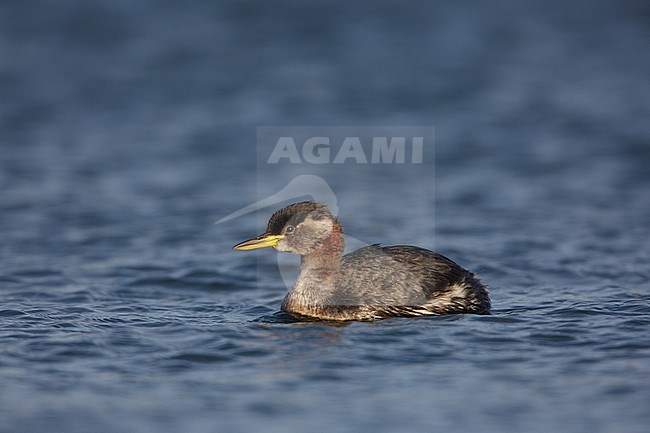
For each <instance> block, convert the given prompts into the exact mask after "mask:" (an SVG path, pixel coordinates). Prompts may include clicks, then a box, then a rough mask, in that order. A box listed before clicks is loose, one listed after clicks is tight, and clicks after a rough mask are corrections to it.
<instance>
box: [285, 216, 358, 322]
mask: <svg viewBox="0 0 650 433" xmlns="http://www.w3.org/2000/svg"><path fill="white" fill-rule="evenodd" d="M344 249H345V241H344V239H343V231H342V230H341V226H340V225H339V224H338V223H337V222H335V223H334V227H333V229H332V233H330V235H329V236H328V237H327V238H326V239H325V240H324V241H323V242H322V243H321V244H320V245H319V246H318V248H316V249H315V250H314V251H312V252H311V253H310V254H307V255H304V256H301V262H300V274H299V275H298V280H297V281H296V283H295V284H294V286H293V287H292V288H291V290H290V291H289V293H288V294H287V296H286V298H285V300H284V302H283V309H284V310H285V311H289V312H297V313H300V311H303V310H305V311H306V310H311V309H313V308H315V307H317V306H322V305H325V304H327V299H328V297H329V295H330V294H331V293H332V292H333V291H334V290H335V284H336V280H337V278H338V276H339V273H340V268H341V257H342V256H343V251H344Z"/></svg>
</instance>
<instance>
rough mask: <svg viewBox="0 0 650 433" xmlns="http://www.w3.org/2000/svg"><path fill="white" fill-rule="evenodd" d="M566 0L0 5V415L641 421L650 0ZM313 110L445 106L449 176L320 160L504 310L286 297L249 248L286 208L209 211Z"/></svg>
mask: <svg viewBox="0 0 650 433" xmlns="http://www.w3.org/2000/svg"><path fill="white" fill-rule="evenodd" d="M566 3H567V2H559V1H558V2H555V1H550V2H549V1H544V2H526V3H522V2H514V1H506V0H503V1H496V2H491V3H490V5H489V6H488V5H487V4H486V3H485V2H470V3H468V2H446V3H439V4H438V3H433V2H407V3H405V4H402V3H401V2H387V1H386V2H384V1H379V2H378V1H373V2H362V3H359V2H309V3H306V2H300V1H295V2H291V1H284V2H273V3H269V2H263V1H259V2H235V1H232V2H210V1H193V2H177V3H176V4H174V5H170V4H166V3H165V4H163V3H160V2H147V1H131V0H129V1H126V0H124V1H120V0H117V1H116V0H112V1H99V0H97V1H84V2H76V1H72V0H61V1H57V2H44V1H43V2H41V1H22V2H11V3H9V2H4V3H3V4H2V5H1V6H0V52H1V53H2V55H1V56H0V295H1V298H0V299H1V303H0V431H1V432H3V433H4V432H7V433H14V432H15V433H25V432H43V431H47V432H67V433H76V432H88V431H93V432H127V431H128V432H131V431H132V432H139V433H147V432H156V433H164V432H181V431H182V432H190V433H191V432H253V431H267V432H290V431H313V432H322V431H326V430H327V431H341V432H359V431H374V432H394V431H420V432H422V431H467V432H469V431H482V432H540V433H541V432H549V431H562V432H616V433H624V432H642V431H647V426H648V424H649V423H650V410H649V409H648V408H650V332H649V331H650V242H648V239H650V224H649V223H648V221H650V169H649V167H650V122H648V119H650V80H648V76H649V75H648V72H649V71H650V51H648V49H647V46H648V41H649V40H650V30H649V29H650V26H649V25H648V24H649V21H650V9H648V7H647V5H646V4H644V3H643V2H634V1H610V2H581V1H578V2H569V4H566ZM315 124H318V125H431V126H434V127H435V131H436V146H435V154H436V157H435V164H434V165H435V175H433V174H431V175H430V176H429V175H420V174H417V173H418V172H417V171H413V172H412V171H409V170H403V171H401V173H402V174H404V173H410V174H409V175H404V176H401V175H397V174H394V173H393V174H391V173H392V172H390V170H388V171H386V172H384V171H377V172H376V173H375V174H373V172H372V170H371V171H370V172H363V174H360V173H362V172H360V171H356V170H355V168H354V167H353V166H346V167H341V166H333V165H327V166H325V167H321V168H319V170H320V171H321V172H329V173H330V174H331V173H334V174H336V175H337V178H338V179H339V183H338V184H333V189H334V192H335V193H336V194H337V196H338V198H339V203H338V204H339V207H340V212H339V217H340V220H341V222H342V224H343V225H344V227H345V229H346V232H347V233H348V234H349V235H350V236H352V237H355V238H356V239H360V240H363V241H366V242H384V243H386V244H394V243H410V244H418V245H421V246H424V247H428V248H434V247H435V249H436V250H438V251H440V252H442V253H443V254H445V255H447V256H449V257H451V258H453V259H454V260H456V261H457V262H459V263H460V264H462V265H463V266H465V267H467V268H469V269H471V270H473V271H475V272H478V273H479V274H480V275H481V277H482V279H483V280H484V281H485V282H486V283H487V284H488V285H489V286H490V288H491V294H492V301H493V306H494V309H493V314H492V315H490V316H449V317H434V318H424V319H391V320H385V321H378V322H373V323H350V324H345V325H340V326H335V325H332V324H326V323H299V322H293V321H291V320H289V319H288V318H287V317H285V316H283V315H281V314H278V310H279V305H280V302H281V300H282V298H283V296H284V293H285V291H286V288H285V282H284V280H283V278H282V277H281V275H280V273H279V272H278V266H277V263H278V261H277V258H276V253H275V252H273V251H259V252H250V253H242V252H236V251H232V250H231V249H230V248H231V246H232V245H233V244H234V243H236V242H238V241H240V240H243V239H246V238H248V237H250V236H253V235H255V234H257V233H259V232H261V230H262V229H263V226H262V225H261V224H260V221H262V220H264V219H265V218H268V216H269V215H270V213H271V212H272V211H273V210H275V209H263V210H261V211H260V212H259V214H258V215H253V214H251V215H248V216H245V217H242V218H238V219H234V220H231V221H229V222H227V223H223V224H218V225H215V224H214V222H215V221H217V220H219V219H220V218H222V217H224V216H226V215H228V214H229V213H231V212H233V211H235V210H237V209H239V208H241V207H242V206H245V205H247V204H250V203H252V202H254V201H256V200H257V199H258V198H259V197H258V195H259V193H260V183H259V181H258V174H259V173H258V170H259V166H258V165H257V164H258V162H257V160H256V128H257V127H258V126H262V125H315ZM377 170H381V169H379V168H378V169H377ZM414 173H415V174H414ZM431 173H433V171H432V172H431ZM264 179H265V180H264V185H263V186H264V187H265V188H267V189H268V190H269V191H278V190H280V189H281V188H282V187H283V186H284V185H285V184H286V182H287V177H286V173H285V172H284V171H282V170H279V171H278V172H277V176H271V177H268V176H266V177H265V178H264ZM423 188H424V190H425V191H428V192H426V193H423V192H422V191H423ZM431 215H434V218H430V217H428V216H431ZM288 266H289V271H291V270H293V271H294V272H295V270H296V267H295V266H296V262H295V260H294V261H289V264H288Z"/></svg>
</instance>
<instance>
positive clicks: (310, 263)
mask: <svg viewBox="0 0 650 433" xmlns="http://www.w3.org/2000/svg"><path fill="white" fill-rule="evenodd" d="M265 247H273V248H275V249H276V250H277V251H285V252H288V253H292V254H299V255H300V257H301V263H300V273H299V275H298V280H297V281H296V283H295V284H294V286H293V287H292V288H291V290H289V293H288V294H287V296H286V297H285V298H284V301H283V302H282V310H284V311H286V312H287V313H289V314H290V315H292V316H294V317H295V318H297V319H300V320H374V319H384V318H389V317H416V316H427V315H444V314H459V313H473V314H489V309H490V298H489V294H488V290H487V288H486V287H485V286H484V285H483V284H482V283H481V282H480V281H479V279H478V278H477V277H476V275H474V274H473V273H471V272H469V271H467V270H465V269H463V268H462V267H460V266H459V265H457V264H456V263H454V262H453V261H452V260H450V259H448V258H447V257H445V256H443V255H441V254H438V253H435V252H433V251H430V250H427V249H424V248H420V247H416V246H410V245H396V246H387V247H384V246H381V245H379V244H375V245H371V246H367V247H364V248H361V249H358V250H356V251H354V252H352V253H349V254H346V255H343V250H344V247H345V243H344V240H343V229H342V227H341V224H339V222H338V220H337V219H336V218H335V217H334V216H333V215H332V213H331V212H330V211H329V209H328V208H327V206H326V205H324V204H322V203H316V202H312V201H305V202H300V203H294V204H291V205H289V206H287V207H285V208H283V209H280V210H279V211H277V212H276V213H274V214H273V216H271V219H270V220H269V223H268V225H267V227H266V231H265V232H264V234H262V235H260V236H258V237H256V238H253V239H249V240H247V241H244V242H240V243H238V244H237V245H235V246H234V247H233V248H234V249H236V250H253V249H257V248H265Z"/></svg>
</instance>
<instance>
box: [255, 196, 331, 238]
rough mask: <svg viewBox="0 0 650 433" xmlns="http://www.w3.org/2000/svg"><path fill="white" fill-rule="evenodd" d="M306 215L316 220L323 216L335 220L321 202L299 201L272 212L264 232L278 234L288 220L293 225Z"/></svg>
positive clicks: (302, 219)
mask: <svg viewBox="0 0 650 433" xmlns="http://www.w3.org/2000/svg"><path fill="white" fill-rule="evenodd" d="M308 216H309V217H311V218H313V219H316V220H319V219H323V218H330V219H332V220H336V218H334V216H332V213H331V212H330V211H329V209H328V208H327V206H326V205H324V204H323V203H317V202H314V201H301V202H300V203H294V204H290V205H289V206H287V207H285V208H282V209H280V210H279V211H277V212H276V213H274V214H273V216H271V219H270V220H269V223H268V225H267V226H266V233H267V234H271V235H279V234H280V233H282V229H283V228H284V226H286V225H287V224H288V223H289V222H291V224H292V225H294V226H295V225H298V224H300V223H301V222H303V221H304V220H305V218H307V217H308Z"/></svg>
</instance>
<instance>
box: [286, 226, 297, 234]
mask: <svg viewBox="0 0 650 433" xmlns="http://www.w3.org/2000/svg"><path fill="white" fill-rule="evenodd" d="M294 230H295V227H294V226H287V228H285V229H284V232H285V233H293V231H294Z"/></svg>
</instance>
